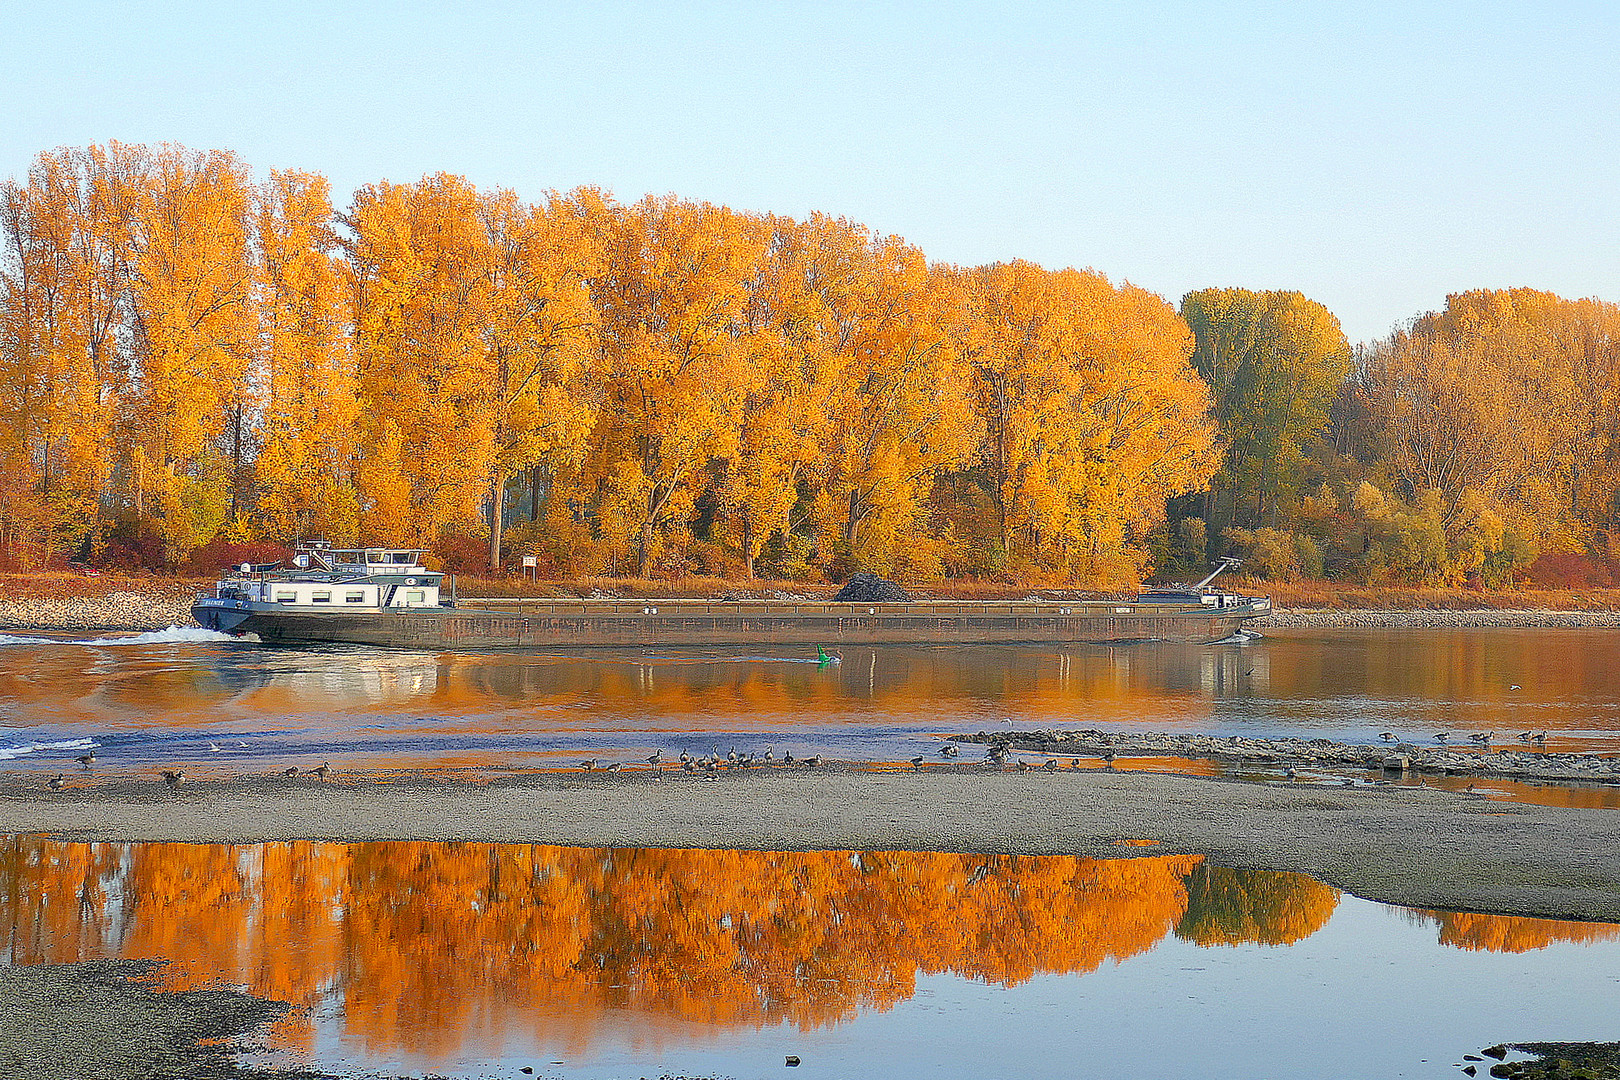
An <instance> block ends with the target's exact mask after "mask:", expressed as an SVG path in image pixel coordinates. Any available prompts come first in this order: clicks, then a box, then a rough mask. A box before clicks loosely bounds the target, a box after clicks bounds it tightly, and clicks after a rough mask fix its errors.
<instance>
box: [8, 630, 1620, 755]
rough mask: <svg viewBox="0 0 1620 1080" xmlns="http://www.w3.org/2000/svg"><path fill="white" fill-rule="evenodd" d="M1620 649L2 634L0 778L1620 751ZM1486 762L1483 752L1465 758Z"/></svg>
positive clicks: (1336, 640) (1299, 641)
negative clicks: (1011, 737)
mask: <svg viewBox="0 0 1620 1080" xmlns="http://www.w3.org/2000/svg"><path fill="white" fill-rule="evenodd" d="M1617 656H1620V631H1615V630H1597V629H1588V630H1512V629H1487V630H1394V631H1357V630H1331V631H1327V630H1324V631H1274V632H1272V633H1270V634H1269V635H1268V636H1266V637H1263V638H1260V639H1257V640H1255V641H1253V642H1251V643H1249V644H1245V645H1176V644H1149V645H1133V646H1125V647H1113V648H1108V647H1095V646H1092V647H1074V648H1068V649H1054V648H1041V647H1028V648H1018V647H1002V646H960V647H933V648H875V649H874V648H864V649H860V648H853V649H848V650H846V651H845V656H844V659H843V662H842V663H839V664H834V665H819V664H817V663H816V662H815V652H814V650H813V649H806V650H802V651H795V650H787V649H782V650H775V651H773V652H772V653H771V654H769V655H750V654H748V653H747V651H746V650H710V651H659V652H641V651H630V652H587V653H581V654H575V655H534V654H514V653H422V652H404V651H390V650H377V649H360V648H346V647H329V648H323V649H307V650H305V649H283V648H267V647H263V646H259V645H255V644H251V643H243V642H238V641H233V640H229V639H224V638H221V637H218V636H216V635H211V634H209V633H208V632H206V631H201V630H171V631H165V632H161V633H156V634H142V635H106V636H102V637H96V638H88V639H70V638H67V637H63V636H60V635H55V636H42V635H29V634H22V633H13V634H4V635H0V760H4V761H5V764H6V767H10V768H23V769H36V770H50V771H53V772H54V771H55V770H57V769H59V768H61V767H62V766H63V764H64V763H66V764H67V765H69V766H72V758H73V757H74V756H75V755H76V754H78V753H82V752H83V748H84V747H86V746H91V745H93V746H95V747H96V748H97V756H98V761H97V763H96V768H97V770H99V771H102V772H105V773H112V774H118V773H121V772H124V773H140V774H145V775H149V774H150V772H151V770H152V769H154V768H156V767H159V766H167V765H169V764H172V763H176V762H178V763H184V764H185V765H186V767H187V770H188V772H195V773H197V774H199V775H206V774H207V772H208V770H209V769H210V768H217V769H219V770H222V771H242V770H255V769H264V770H270V769H275V768H280V767H284V766H285V765H287V764H289V763H292V764H302V765H312V764H315V763H317V762H318V761H320V760H330V761H331V763H332V765H333V767H334V768H335V769H338V770H340V771H341V770H344V769H387V768H416V767H439V768H446V767H468V768H473V769H506V768H535V767H540V768H544V767H557V766H561V765H565V764H568V765H572V764H573V763H574V762H576V761H577V760H578V759H579V758H581V757H583V756H596V757H604V758H609V759H615V758H617V759H623V760H626V761H631V762H637V761H639V760H640V759H641V758H643V757H645V756H646V755H647V754H649V753H651V752H652V750H653V749H654V748H658V747H662V748H663V750H664V753H665V755H666V756H668V757H674V756H675V755H676V754H678V753H679V751H680V750H682V749H688V750H690V751H692V752H693V753H694V754H696V753H706V752H708V751H710V750H718V751H719V752H721V753H722V754H723V753H725V752H726V751H727V750H729V749H731V748H733V747H736V748H737V749H739V750H761V749H763V748H764V747H766V746H774V747H775V748H776V752H777V754H778V755H780V754H781V753H782V752H783V751H784V750H787V749H791V750H793V752H794V753H795V754H799V755H801V756H802V755H803V754H807V753H815V752H821V753H826V754H830V755H833V756H837V757H841V758H852V759H857V760H873V761H903V760H904V759H906V758H909V757H910V756H911V755H913V754H915V753H917V752H918V750H919V749H922V750H927V749H928V748H930V747H932V746H936V745H937V736H938V735H940V734H943V733H952V732H963V731H977V730H980V729H993V728H995V727H996V726H998V725H1004V724H1006V723H1007V722H1009V721H1010V722H1011V723H1013V724H1015V725H1020V726H1032V725H1038V726H1065V727H1099V728H1110V729H1126V728H1151V729H1157V730H1165V731H1189V732H1190V731H1198V732H1210V733H1217V734H1241V735H1252V736H1278V735H1296V736H1305V737H1316V736H1325V737H1328V738H1334V739H1343V740H1348V741H1354V742H1372V741H1374V740H1375V737H1376V736H1377V734H1378V733H1379V732H1382V731H1386V730H1391V731H1394V732H1396V733H1398V734H1399V735H1401V736H1402V737H1403V738H1407V739H1410V740H1412V741H1418V742H1429V743H1432V741H1433V735H1434V734H1435V733H1436V732H1438V731H1450V732H1452V733H1453V738H1454V739H1455V740H1458V741H1461V737H1462V735H1463V734H1465V733H1467V732H1471V731H1485V730H1494V731H1496V732H1497V734H1498V745H1502V744H1503V743H1507V744H1509V745H1516V744H1514V743H1513V735H1514V734H1515V733H1517V732H1519V731H1522V730H1528V729H1533V730H1545V731H1547V732H1548V733H1549V740H1548V744H1547V745H1548V749H1549V750H1572V751H1573V750H1578V751H1587V752H1590V751H1600V752H1617V751H1620V664H1617V663H1615V660H1616V657H1617ZM1464 745H1466V743H1464Z"/></svg>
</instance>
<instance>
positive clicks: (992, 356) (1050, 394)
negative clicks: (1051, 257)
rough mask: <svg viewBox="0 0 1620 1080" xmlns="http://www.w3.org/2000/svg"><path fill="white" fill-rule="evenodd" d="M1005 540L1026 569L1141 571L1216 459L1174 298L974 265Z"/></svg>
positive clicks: (993, 475) (977, 384)
mask: <svg viewBox="0 0 1620 1080" xmlns="http://www.w3.org/2000/svg"><path fill="white" fill-rule="evenodd" d="M965 281H966V284H967V287H968V288H969V290H970V295H971V297H972V304H973V313H974V329H973V332H972V333H971V334H969V335H968V337H967V339H966V340H967V342H968V345H967V348H966V356H967V360H968V363H969V365H970V368H971V371H972V374H973V388H974V391H975V399H976V404H977V408H978V412H979V415H980V416H981V417H982V418H983V422H984V425H985V430H986V436H985V441H984V450H983V453H982V456H981V457H982V462H983V470H984V477H985V484H984V486H985V488H986V491H987V493H988V495H989V498H990V501H991V504H992V505H993V506H994V508H995V511H996V525H997V531H998V535H997V537H996V540H997V544H998V545H999V549H1000V550H1001V551H1002V552H1004V553H1005V555H1006V558H1007V560H1008V566H1009V567H1010V568H1011V569H1014V570H1015V571H1017V572H1019V573H1020V574H1024V575H1029V574H1034V575H1037V576H1039V575H1048V574H1049V575H1055V576H1057V577H1058V578H1060V579H1065V580H1077V579H1079V580H1090V581H1109V582H1112V581H1131V582H1134V581H1136V580H1138V575H1139V573H1140V571H1141V569H1142V565H1141V564H1142V562H1143V560H1144V558H1145V553H1144V551H1143V550H1142V548H1141V546H1140V545H1141V541H1142V539H1143V538H1144V537H1145V536H1146V534H1147V532H1148V531H1149V530H1150V529H1151V528H1152V527H1153V526H1154V525H1156V524H1157V523H1158V522H1159V521H1160V520H1161V519H1162V518H1163V514H1164V504H1165V499H1166V498H1167V497H1169V496H1172V495H1177V494H1180V493H1182V492H1185V491H1189V490H1195V489H1197V488H1199V487H1201V486H1202V485H1203V483H1204V482H1205V481H1207V480H1208V478H1209V476H1210V473H1211V472H1212V471H1213V470H1214V467H1215V463H1216V462H1215V431H1214V428H1213V425H1212V424H1211V423H1210V421H1209V420H1208V417H1207V410H1208V397H1207V394H1206V392H1205V389H1204V385H1203V383H1202V382H1201V381H1200V380H1199V379H1198V377H1197V376H1196V375H1195V374H1194V373H1193V371H1192V369H1191V368H1190V367H1189V365H1188V363H1187V358H1188V355H1189V354H1190V353H1191V351H1192V342H1191V340H1190V338H1189V335H1188V334H1187V332H1186V328H1185V326H1184V325H1183V324H1182V323H1181V321H1180V320H1179V319H1177V318H1176V316H1175V313H1174V312H1173V311H1171V310H1170V308H1169V306H1168V305H1167V304H1165V303H1164V302H1163V301H1162V300H1161V299H1159V298H1158V297H1156V296H1153V295H1151V294H1149V293H1146V292H1144V291H1143V290H1140V289H1136V288H1134V287H1132V286H1129V285H1127V286H1123V287H1121V288H1117V289H1116V288H1115V287H1114V286H1112V285H1111V284H1110V283H1109V282H1108V280H1107V279H1106V278H1104V277H1102V276H1101V275H1099V274H1095V273H1091V272H1083V271H1077V270H1063V271H1059V272H1056V273H1053V272H1050V271H1046V270H1043V269H1042V268H1040V267H1038V266H1034V265H1032V264H1030V263H1024V262H1015V263H1009V264H999V265H996V266H990V267H983V268H980V269H978V270H974V271H969V272H967V274H966V275H965Z"/></svg>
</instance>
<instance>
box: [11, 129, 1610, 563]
mask: <svg viewBox="0 0 1620 1080" xmlns="http://www.w3.org/2000/svg"><path fill="white" fill-rule="evenodd" d="M0 241H3V254H0V560H4V561H6V562H9V563H10V564H11V565H13V566H22V567H32V566H40V565H47V564H49V563H51V562H53V561H58V560H61V559H64V558H74V557H88V558H92V559H94V558H96V557H97V556H98V555H102V554H105V553H106V552H107V551H108V550H110V549H111V548H116V547H117V546H118V545H120V544H124V545H126V546H127V545H129V544H131V543H134V544H135V546H136V548H137V549H138V550H141V551H144V552H145V555H144V556H143V557H146V558H148V560H149V561H154V562H161V563H166V564H169V565H174V564H177V563H179V562H181V561H183V560H184V559H185V558H186V557H187V555H188V553H191V552H192V551H194V550H195V549H197V548H199V547H201V546H203V545H205V544H210V543H211V542H214V543H219V542H233V543H246V542H251V541H270V542H275V543H287V542H290V541H292V540H294V539H297V538H300V537H308V538H314V537H321V538H325V539H328V540H331V541H333V542H335V543H338V544H351V543H357V542H363V543H382V544H400V545H403V544H412V545H421V546H426V547H436V548H438V549H439V550H440V551H442V552H446V553H452V554H455V553H459V555H460V557H462V558H463V559H464V560H465V558H466V557H467V555H468V552H469V550H476V551H479V552H481V553H482V557H483V558H485V559H487V560H489V561H492V562H495V563H496V564H497V565H508V564H509V563H510V561H511V560H512V559H513V558H514V557H515V556H516V555H519V554H525V555H531V554H532V555H535V556H537V557H538V558H539V561H540V565H541V566H542V567H543V568H544V569H545V570H546V571H548V572H552V573H556V574H589V573H599V572H610V573H612V572H617V573H639V574H643V575H648V574H672V573H681V572H690V571H706V572H713V573H722V574H728V575H739V574H740V575H746V576H753V575H755V574H756V573H761V574H769V575H772V576H782V577H839V576H842V575H843V574H845V573H847V572H849V571H850V570H854V569H857V568H869V569H875V570H879V571H882V572H887V573H894V574H900V575H904V576H908V577H932V576H936V575H941V574H945V575H958V576H994V577H1001V578H1013V579H1018V580H1029V581H1051V582H1059V581H1061V582H1084V583H1098V584H1104V583H1117V582H1122V581H1129V580H1135V579H1136V578H1137V577H1138V576H1139V575H1140V574H1142V573H1143V572H1144V571H1147V570H1148V569H1149V568H1150V567H1151V566H1154V565H1156V566H1157V567H1158V568H1159V569H1160V570H1161V571H1185V572H1193V571H1197V570H1200V569H1201V568H1202V567H1203V566H1204V564H1205V562H1206V560H1207V559H1208V558H1209V557H1211V556H1214V555H1218V554H1221V553H1223V552H1226V551H1233V552H1236V553H1239V554H1243V555H1245V556H1246V557H1248V558H1249V559H1250V560H1251V565H1252V566H1253V567H1254V568H1256V569H1258V570H1260V571H1262V572H1263V573H1267V574H1271V575H1273V576H1283V577H1287V576H1304V577H1311V576H1319V575H1322V574H1327V575H1329V576H1340V577H1353V578H1358V579H1361V580H1367V581H1413V582H1426V583H1457V582H1460V581H1464V580H1470V579H1480V580H1484V581H1487V582H1491V583H1494V582H1498V581H1504V580H1508V579H1510V578H1511V577H1512V575H1513V574H1514V573H1516V572H1518V571H1521V570H1522V569H1523V568H1524V567H1525V566H1527V565H1528V564H1529V563H1530V562H1531V561H1532V560H1533V559H1535V558H1536V556H1537V555H1538V554H1540V553H1543V552H1547V551H1584V552H1587V553H1589V554H1590V553H1597V554H1599V555H1603V556H1605V557H1608V558H1610V559H1611V561H1613V556H1615V555H1617V554H1620V541H1617V542H1611V541H1610V539H1609V538H1610V537H1611V536H1615V537H1620V528H1617V521H1616V519H1617V517H1620V309H1617V308H1616V307H1615V305H1613V304H1608V303H1604V302H1601V301H1596V300H1565V299H1562V298H1560V297H1556V296H1552V295H1550V294H1547V293H1538V292H1533V291H1530V290H1522V289H1521V290H1511V291H1502V292H1474V293H1459V294H1457V295H1455V296H1452V297H1450V298H1449V300H1448V303H1447V307H1446V309H1445V310H1444V311H1443V312H1439V313H1433V314H1430V315H1425V316H1421V317H1419V318H1417V319H1415V320H1413V321H1412V322H1411V323H1410V324H1408V325H1407V326H1405V327H1403V328H1401V329H1400V330H1398V331H1397V332H1395V333H1393V334H1392V335H1390V336H1389V337H1388V338H1387V339H1384V340H1381V341H1378V342H1374V343H1372V344H1371V345H1368V346H1364V347H1361V348H1356V349H1353V348H1352V347H1351V346H1350V344H1349V343H1348V342H1347V341H1346V339H1345V336H1344V334H1343V332H1342V330H1341V329H1340V327H1339V323H1338V321H1337V319H1335V318H1334V317H1333V315H1332V314H1331V313H1330V312H1329V311H1328V310H1327V309H1326V308H1324V307H1323V306H1322V305H1321V304H1319V303H1316V302H1315V301H1312V300H1309V299H1307V298H1306V297H1304V296H1302V295H1300V294H1299V293H1297V292H1289V291H1271V292H1260V291H1250V290H1244V289H1208V290H1202V291H1199V292H1193V293H1189V294H1188V295H1187V296H1186V297H1184V298H1183V300H1182V304H1181V308H1180V310H1179V311H1177V310H1176V309H1174V308H1172V307H1171V305H1170V304H1168V303H1167V302H1166V301H1165V300H1164V299H1163V298H1161V297H1159V296H1157V295H1155V294H1153V293H1150V292H1147V291H1145V290H1142V289H1139V288H1136V287H1134V286H1131V285H1128V284H1126V285H1114V284H1112V283H1110V282H1109V281H1108V280H1107V279H1106V278H1105V277H1103V276H1102V275H1100V274H1097V273H1094V272H1091V271H1079V270H1061V271H1049V270H1046V269H1043V268H1041V267H1038V266H1035V265H1032V264H1029V263H1025V262H1013V263H1005V264H996V265H991V266H982V267H972V268H964V267H958V266H951V265H945V264H939V263H932V264H931V263H930V262H929V261H928V260H927V259H926V258H925V256H924V255H923V253H922V252H921V251H919V250H918V249H917V248H915V247H913V246H911V245H909V244H907V243H905V242H904V241H903V240H901V239H899V238H897V237H893V236H883V235H879V234H876V233H874V232H872V231H871V230H869V229H867V228H864V227H862V226H860V225H857V224H854V223H852V222H849V221H847V220H844V219H839V218H830V217H825V216H821V215H813V216H811V217H810V218H808V219H807V220H796V219H793V218H787V217H780V216H774V215H769V214H759V213H744V212H738V211H734V210H731V209H728V208H726V207H721V206H715V205H712V204H708V203H703V202H693V201H686V200H681V199H677V198H673V197H662V198H647V199H644V200H642V201H641V202H638V203H636V204H634V205H623V204H620V203H618V202H616V201H614V200H613V199H612V198H611V197H610V196H608V195H607V194H605V193H604V192H601V191H598V190H594V189H590V188H581V189H578V190H575V191H572V192H568V193H550V194H548V195H547V196H545V197H544V198H542V199H540V200H538V201H535V202H526V201H523V200H520V199H519V198H517V197H516V196H515V195H514V194H513V193H512V192H509V191H501V190H497V191H480V190H478V189H476V188H474V187H473V186H472V185H470V184H469V183H467V182H466V181H465V180H463V179H461V178H459V177H455V176H449V175H443V174H440V175H435V176H429V177H425V178H423V179H421V180H419V181H417V182H414V183H410V184H393V183H386V182H382V183H376V184H372V185H369V186H366V187H363V188H361V189H360V190H359V191H357V192H355V193H354V195H353V197H352V199H351V200H350V201H349V204H348V206H347V207H346V208H345V209H342V210H339V209H337V208H335V207H334V205H333V202H332V198H331V193H330V190H329V185H328V183H327V182H326V180H325V179H324V178H323V177H321V176H319V175H317V174H313V173H307V172H298V171H284V172H271V173H270V174H269V175H268V177H267V178H264V179H255V177H254V176H253V175H252V174H251V173H250V171H249V170H248V169H247V167H246V166H245V165H244V164H243V163H242V162H240V161H239V160H238V159H237V158H235V157H234V156H233V155H231V154H229V153H227V152H223V151H213V152H197V151H192V150H187V149H184V148H181V147H175V146H160V147H147V146H130V145H120V144H116V143H113V144H108V145H106V146H92V147H88V148H83V149H64V150H59V151H55V152H50V153H45V154H41V155H40V156H39V157H38V158H37V159H36V160H35V162H34V164H33V166H32V168H31V169H30V170H29V172H28V173H27V175H26V176H25V177H23V178H21V179H20V180H17V181H14V182H11V183H7V184H5V185H3V186H0ZM142 543H144V544H145V545H146V547H144V548H142V547H141V544H142ZM1617 565H1620V563H1617Z"/></svg>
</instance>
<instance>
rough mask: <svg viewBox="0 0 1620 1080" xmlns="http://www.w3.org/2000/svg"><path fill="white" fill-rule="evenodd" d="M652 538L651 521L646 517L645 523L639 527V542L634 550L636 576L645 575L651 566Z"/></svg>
mask: <svg viewBox="0 0 1620 1080" xmlns="http://www.w3.org/2000/svg"><path fill="white" fill-rule="evenodd" d="M652 540H653V523H652V519H651V518H648V519H647V523H646V524H645V525H643V526H642V527H641V542H640V544H639V546H638V549H637V551H636V576H637V577H646V576H647V572H648V571H649V570H650V569H651V568H652Z"/></svg>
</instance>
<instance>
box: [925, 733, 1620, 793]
mask: <svg viewBox="0 0 1620 1080" xmlns="http://www.w3.org/2000/svg"><path fill="white" fill-rule="evenodd" d="M952 739H953V740H954V741H955V742H959V743H980V744H984V745H991V746H993V745H998V744H999V745H1003V746H1006V747H1007V748H1009V749H1011V750H1028V751H1031V752H1033V753H1044V754H1058V755H1074V756H1076V757H1106V756H1107V755H1109V754H1114V755H1117V756H1121V757H1125V756H1135V757H1180V758H1212V759H1215V760H1220V761H1243V762H1254V763H1261V764H1277V765H1306V766H1318V767H1322V768H1352V769H1383V768H1385V767H1386V764H1387V765H1388V766H1390V767H1400V765H1401V761H1400V759H1402V758H1404V759H1405V768H1407V769H1409V770H1411V771H1415V772H1426V773H1434V774H1443V775H1451V776H1482V777H1490V776H1495V777H1501V778H1503V779H1524V780H1570V781H1576V782H1584V783H1611V784H1613V783H1620V759H1616V758H1606V757H1600V756H1598V755H1595V754H1548V753H1541V752H1538V751H1535V750H1530V749H1519V748H1511V747H1501V748H1500V749H1494V750H1488V751H1469V750H1463V749H1461V748H1446V747H1427V746H1416V745H1413V744H1412V743H1403V742H1396V743H1388V744H1382V743H1381V744H1379V745H1377V746H1355V745H1352V744H1349V743H1340V742H1334V741H1333V740H1331V739H1245V738H1241V737H1230V738H1222V737H1219V736H1215V735H1168V734H1162V733H1159V732H1107V731H1096V730H1093V729H1090V728H1087V729H1084V730H1080V731H1055V730H1050V729H1042V730H1039V731H994V732H986V731H981V732H978V733H977V734H974V735H955V736H952Z"/></svg>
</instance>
